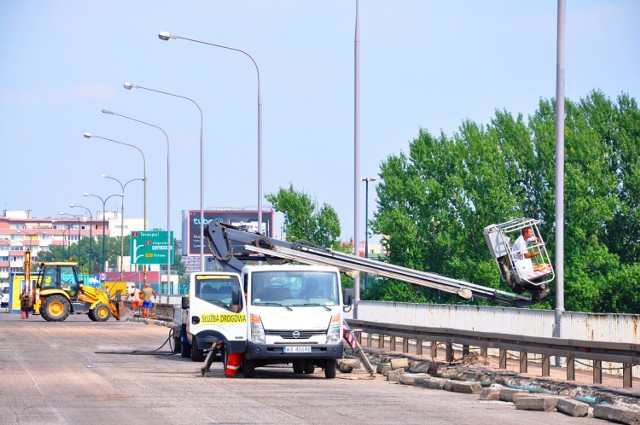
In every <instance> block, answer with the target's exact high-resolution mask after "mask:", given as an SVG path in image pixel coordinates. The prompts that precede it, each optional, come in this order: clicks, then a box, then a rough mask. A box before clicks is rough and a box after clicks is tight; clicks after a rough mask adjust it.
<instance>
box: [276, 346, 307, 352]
mask: <svg viewBox="0 0 640 425" xmlns="http://www.w3.org/2000/svg"><path fill="white" fill-rule="evenodd" d="M282 352H284V353H310V352H311V346H309V345H293V346H285V347H282Z"/></svg>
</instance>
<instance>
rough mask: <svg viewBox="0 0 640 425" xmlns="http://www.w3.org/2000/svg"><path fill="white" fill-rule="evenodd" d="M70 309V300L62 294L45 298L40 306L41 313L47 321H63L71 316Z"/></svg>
mask: <svg viewBox="0 0 640 425" xmlns="http://www.w3.org/2000/svg"><path fill="white" fill-rule="evenodd" d="M70 311H71V306H70V305H69V300H67V299H66V298H65V297H63V296H62V295H51V296H49V297H47V298H45V300H44V302H43V303H42V307H41V308H40V314H41V315H42V318H43V319H44V320H46V321H47V322H62V321H64V320H65V319H66V318H67V317H69V312H70Z"/></svg>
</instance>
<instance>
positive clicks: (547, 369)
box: [542, 354, 551, 376]
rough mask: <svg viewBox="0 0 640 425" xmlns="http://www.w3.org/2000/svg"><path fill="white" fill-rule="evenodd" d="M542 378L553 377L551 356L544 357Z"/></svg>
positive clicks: (545, 355) (544, 355)
mask: <svg viewBox="0 0 640 425" xmlns="http://www.w3.org/2000/svg"><path fill="white" fill-rule="evenodd" d="M542 376H551V356H550V355H548V354H543V355H542Z"/></svg>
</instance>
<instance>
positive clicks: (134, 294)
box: [127, 283, 140, 313]
mask: <svg viewBox="0 0 640 425" xmlns="http://www.w3.org/2000/svg"><path fill="white" fill-rule="evenodd" d="M127 301H128V302H129V303H131V311H132V312H134V313H135V312H136V310H137V309H138V307H140V290H138V288H137V287H136V284H135V283H134V284H133V285H131V288H130V289H129V294H128V296H127Z"/></svg>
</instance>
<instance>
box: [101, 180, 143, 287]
mask: <svg viewBox="0 0 640 425" xmlns="http://www.w3.org/2000/svg"><path fill="white" fill-rule="evenodd" d="M102 177H104V178H105V179H111V180H114V181H116V182H118V184H119V185H120V188H121V189H122V192H121V193H122V204H121V206H120V282H122V273H123V272H124V270H123V265H122V261H123V257H124V196H125V191H124V190H125V188H126V187H127V185H128V184H129V183H131V182H134V181H138V180H142V181H143V182H144V179H141V178H137V179H131V180H129V181H127V182H126V183H124V184H123V183H122V182H121V181H120V180H118V179H117V178H115V177H111V176H107V175H106V174H102Z"/></svg>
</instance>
